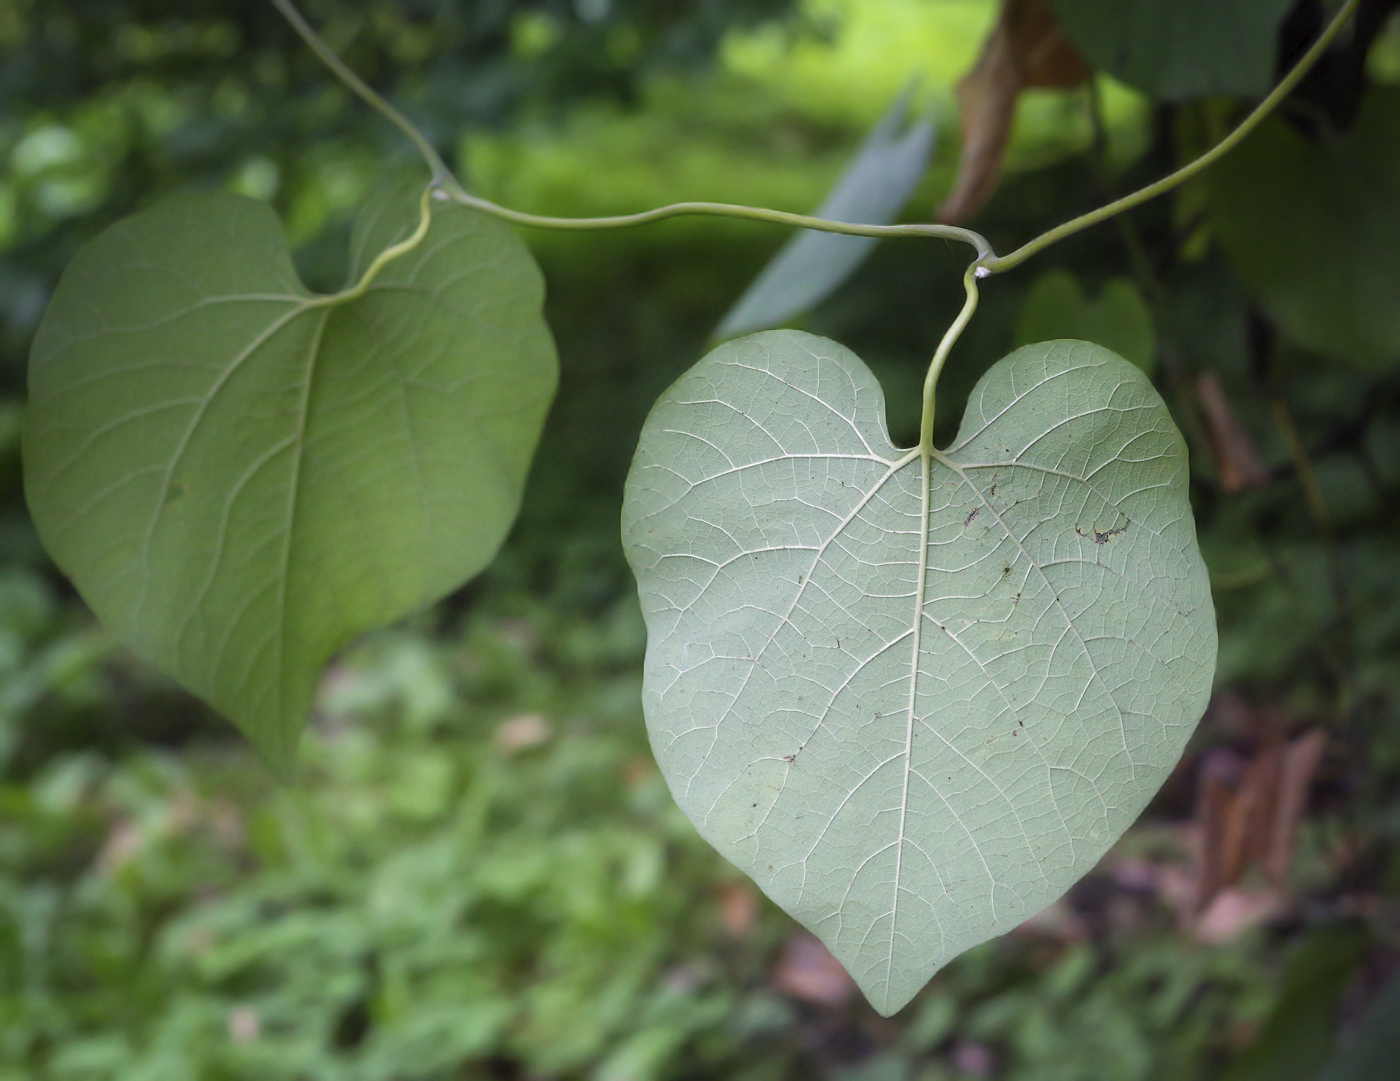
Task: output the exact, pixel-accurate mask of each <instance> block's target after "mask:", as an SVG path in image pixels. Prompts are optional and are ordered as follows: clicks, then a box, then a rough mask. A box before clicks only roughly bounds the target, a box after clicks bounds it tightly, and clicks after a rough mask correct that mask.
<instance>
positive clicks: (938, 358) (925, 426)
mask: <svg viewBox="0 0 1400 1081" xmlns="http://www.w3.org/2000/svg"><path fill="white" fill-rule="evenodd" d="M977 265H978V264H976V263H973V264H972V265H971V266H970V267H968V268H967V271H966V272H965V273H964V274H963V289H964V291H965V292H966V293H967V299H966V300H964V301H963V306H962V311H960V312H958V317H957V318H956V319H954V320H953V324H952V326H950V327H949V328H948V330H947V332H946V333H945V334H944V335H943V340H942V341H941V342H939V343H938V349H937V351H936V352H935V353H934V354H933V360H932V361H931V362H930V363H929V366H928V374H927V375H925V376H924V403H923V414H922V416H921V418H920V421H919V449H920V450H921V451H923V453H924V454H925V455H927V454H928V453H929V452H930V451H932V450H933V399H934V392H935V391H936V390H937V389H938V376H939V374H940V373H941V372H942V371H943V365H944V364H946V363H947V362H948V354H949V353H951V352H952V351H953V346H954V345H955V344H956V343H957V340H958V338H960V337H961V336H962V332H963V329H964V328H965V327H966V326H967V324H968V323H969V322H970V321H971V319H972V313H973V312H975V311H976V310H977V277H978V275H977Z"/></svg>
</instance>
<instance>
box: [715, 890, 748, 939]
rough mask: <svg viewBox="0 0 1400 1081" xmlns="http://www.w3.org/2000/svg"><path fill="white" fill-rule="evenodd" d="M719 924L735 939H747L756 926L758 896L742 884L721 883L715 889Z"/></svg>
mask: <svg viewBox="0 0 1400 1081" xmlns="http://www.w3.org/2000/svg"><path fill="white" fill-rule="evenodd" d="M715 900H716V901H718V902H719V922H720V923H722V924H724V929H725V930H726V931H728V932H729V933H730V934H731V935H733V936H734V937H735V938H748V937H749V935H751V934H753V932H754V928H755V927H757V926H758V894H757V893H755V892H754V890H753V887H751V886H748V885H746V884H745V883H742V882H722V883H720V884H719V885H718V886H716V887H715Z"/></svg>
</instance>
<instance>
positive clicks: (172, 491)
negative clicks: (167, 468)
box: [165, 480, 190, 507]
mask: <svg viewBox="0 0 1400 1081" xmlns="http://www.w3.org/2000/svg"><path fill="white" fill-rule="evenodd" d="M189 494H190V486H189V484H188V483H187V482H185V481H183V480H182V481H180V482H179V483H178V484H172V485H171V486H170V487H169V488H167V489H166V490H165V505H166V506H167V507H168V506H170V504H171V503H178V502H180V500H182V499H184V498H185V496H187V495H189Z"/></svg>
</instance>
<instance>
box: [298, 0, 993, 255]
mask: <svg viewBox="0 0 1400 1081" xmlns="http://www.w3.org/2000/svg"><path fill="white" fill-rule="evenodd" d="M272 4H273V6H274V7H276V8H277V10H278V11H280V12H281V13H282V15H283V17H284V18H285V19H286V20H287V22H289V23H290V24H291V26H292V29H293V30H295V31H296V32H297V33H298V34H299V35H300V36H301V39H302V40H303V41H305V42H306V44H307V45H308V46H309V47H310V48H311V50H312V51H313V52H314V53H315V54H316V55H317V56H318V57H320V58H321V60H322V61H323V62H324V63H325V65H326V66H327V67H328V68H330V69H331V71H332V72H333V73H334V74H335V76H336V77H337V78H338V79H340V81H341V82H343V83H344V84H345V85H346V86H348V87H349V88H350V89H351V90H353V91H354V92H355V93H356V94H358V95H359V96H360V97H361V98H362V99H364V101H365V102H366V103H367V104H368V105H369V106H371V107H372V108H373V109H374V110H375V111H376V112H377V113H379V114H380V115H381V116H383V117H385V118H386V119H387V120H389V121H390V122H391V123H392V124H393V125H394V126H395V127H397V128H398V129H399V130H400V131H402V132H403V133H404V134H405V135H406V136H408V138H409V140H410V141H412V143H413V145H414V146H415V147H417V148H418V152H419V153H420V154H421V155H422V157H423V160H424V161H425V162H426V163H427V165H428V168H429V169H430V170H431V171H432V174H433V180H432V183H433V187H434V188H435V189H436V192H435V194H436V197H437V198H438V199H439V200H451V201H452V202H456V203H460V204H462V205H463V206H469V207H472V208H473V209H476V210H480V211H483V212H485V213H487V214H491V215H494V216H495V217H498V218H501V219H503V220H505V221H510V222H514V223H515V224H517V225H528V226H533V227H535V228H539V229H618V228H624V227H626V226H630V225H646V224H647V223H649V222H654V221H662V220H664V219H666V218H675V217H680V216H681V215H685V214H701V215H709V216H712V217H723V218H741V219H747V220H750V221H764V222H771V223H773V224H775V225H791V226H796V227H798V228H802V229H815V230H818V231H820V232H824V233H841V234H844V235H846V236H869V237H941V238H942V239H944V240H956V241H960V242H961V243H964V244H967V245H969V246H971V247H972V248H973V250H974V251H976V253H977V256H976V258H978V259H987V258H988V257H991V256H994V255H995V252H993V250H992V245H991V244H990V243H989V242H988V240H987V238H986V237H984V236H983V235H982V234H981V233H978V232H975V231H974V230H972V229H966V228H963V227H962V226H960V225H941V224H934V223H917V224H904V225H863V224H860V223H858V222H845V221H832V220H831V219H829V218H818V217H814V216H812V215H810V214H790V213H788V212H787V211H783V210H770V209H768V208H766V207H756V206H743V205H740V204H736V203H709V202H683V203H671V204H669V205H667V206H661V207H656V208H655V209H652V210H644V211H641V212H640V213H637V214H617V215H613V216H610V217H599V218H555V217H549V216H545V215H540V214H527V213H525V212H524V211H521V210H512V209H510V208H509V207H504V206H501V205H499V204H497V203H493V202H491V200H489V199H483V198H482V197H481V196H479V195H472V194H471V193H470V192H468V191H467V190H466V189H465V188H464V187H463V186H462V184H461V182H460V181H459V180H458V179H457V178H456V176H454V175H453V173H452V170H451V169H449V168H448V167H447V163H446V162H444V161H443V160H442V157H441V155H439V154H438V152H437V151H436V150H434V149H433V145H432V144H431V143H430V142H428V139H427V137H426V136H424V134H423V133H422V132H421V131H419V130H418V128H417V127H416V126H415V125H414V123H413V121H411V120H409V119H408V117H406V116H404V115H403V113H401V112H399V110H398V109H396V108H394V106H392V105H391V104H389V102H388V101H387V100H385V99H384V97H383V96H382V95H380V94H379V93H377V92H376V91H375V90H374V89H373V88H372V87H371V86H370V85H369V84H368V83H366V82H365V81H364V80H363V79H361V78H360V77H359V76H358V75H356V74H355V73H354V71H352V70H351V69H350V67H349V65H347V64H346V63H345V61H344V60H342V59H341V58H340V57H339V56H337V55H336V53H335V50H333V49H332V48H331V47H330V46H329V45H327V44H326V43H325V42H324V41H323V40H322V39H321V36H320V35H319V34H317V33H316V30H315V28H313V27H312V25H311V24H310V23H308V22H307V21H306V19H305V18H304V17H303V16H302V14H301V12H300V11H298V10H297V9H296V7H295V6H294V5H293V4H292V0H272Z"/></svg>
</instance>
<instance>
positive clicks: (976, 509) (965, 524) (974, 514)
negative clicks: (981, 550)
mask: <svg viewBox="0 0 1400 1081" xmlns="http://www.w3.org/2000/svg"><path fill="white" fill-rule="evenodd" d="M981 510H982V508H981V507H973V508H972V513H971V514H969V515H968V516H967V517H966V518H964V519H963V528H964V529H966V528H967V527H968V526H970V525H971V524H972V523H973V522H975V521H977V515H978V513H979V512H980V511H981Z"/></svg>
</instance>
